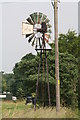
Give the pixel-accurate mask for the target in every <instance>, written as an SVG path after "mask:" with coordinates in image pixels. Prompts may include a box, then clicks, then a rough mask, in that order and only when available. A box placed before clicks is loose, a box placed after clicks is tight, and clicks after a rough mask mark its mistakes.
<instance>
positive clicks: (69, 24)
mask: <svg viewBox="0 0 80 120" xmlns="http://www.w3.org/2000/svg"><path fill="white" fill-rule="evenodd" d="M13 1H14V2H13ZM15 1H17V2H15ZM18 1H19V0H12V3H10V2H11V0H6V3H5V2H4V0H2V1H0V2H1V4H0V31H2V35H0V55H1V56H0V58H1V59H0V60H1V61H0V71H1V70H3V71H5V72H7V73H9V72H12V69H13V67H14V66H15V63H16V62H18V61H20V59H21V58H22V57H23V56H24V55H26V54H27V53H30V52H32V53H33V54H35V53H36V52H35V49H34V48H33V47H32V46H31V45H30V44H29V43H28V42H27V40H26V39H25V38H24V37H23V36H22V21H24V20H25V19H26V18H27V17H29V15H30V14H31V13H33V12H38V11H40V12H42V13H44V14H46V15H47V16H48V18H49V19H50V22H51V25H52V26H53V28H54V24H53V23H54V21H53V20H54V14H53V13H54V11H53V8H52V6H51V3H50V2H48V1H49V0H47V2H45V0H43V1H44V2H41V0H40V2H36V0H35V2H30V0H29V2H25V0H23V1H24V2H18ZM64 1H66V0H61V3H60V4H59V5H58V6H59V9H58V11H59V33H67V31H68V29H69V28H70V29H74V30H76V32H77V33H78V2H77V1H78V0H73V1H74V2H71V1H69V2H67V1H66V2H64ZM2 2H4V4H3V3H2ZM1 18H2V19H1ZM52 30H53V34H54V29H52ZM0 33H1V32H0ZM53 39H54V36H53V35H52V38H51V40H53Z"/></svg>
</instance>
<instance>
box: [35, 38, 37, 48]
mask: <svg viewBox="0 0 80 120" xmlns="http://www.w3.org/2000/svg"><path fill="white" fill-rule="evenodd" d="M35 48H36V49H37V39H36V46H35Z"/></svg>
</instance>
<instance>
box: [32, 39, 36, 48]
mask: <svg viewBox="0 0 80 120" xmlns="http://www.w3.org/2000/svg"><path fill="white" fill-rule="evenodd" d="M35 40H36V37H34V38H33V41H32V46H33V45H34V43H35Z"/></svg>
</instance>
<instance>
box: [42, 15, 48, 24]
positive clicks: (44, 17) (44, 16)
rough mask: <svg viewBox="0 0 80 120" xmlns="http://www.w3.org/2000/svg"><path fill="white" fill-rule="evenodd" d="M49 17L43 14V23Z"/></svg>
mask: <svg viewBox="0 0 80 120" xmlns="http://www.w3.org/2000/svg"><path fill="white" fill-rule="evenodd" d="M46 18H47V16H46V15H44V14H43V17H42V21H43V22H44V20H46Z"/></svg>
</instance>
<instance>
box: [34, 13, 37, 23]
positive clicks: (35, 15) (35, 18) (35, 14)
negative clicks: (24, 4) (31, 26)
mask: <svg viewBox="0 0 80 120" xmlns="http://www.w3.org/2000/svg"><path fill="white" fill-rule="evenodd" d="M34 22H35V24H36V23H37V12H36V13H34Z"/></svg>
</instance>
